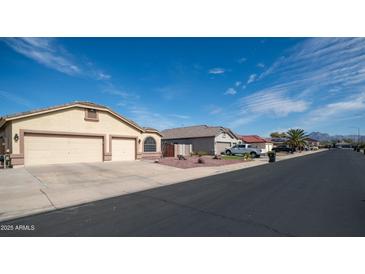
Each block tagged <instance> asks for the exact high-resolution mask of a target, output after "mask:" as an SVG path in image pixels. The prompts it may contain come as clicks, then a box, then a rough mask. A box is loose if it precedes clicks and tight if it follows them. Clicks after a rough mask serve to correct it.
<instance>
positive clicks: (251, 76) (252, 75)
mask: <svg viewBox="0 0 365 274" xmlns="http://www.w3.org/2000/svg"><path fill="white" fill-rule="evenodd" d="M256 77H257V75H256V74H251V75H250V76H249V77H248V80H247V84H251V83H252V82H254V81H255V80H256Z"/></svg>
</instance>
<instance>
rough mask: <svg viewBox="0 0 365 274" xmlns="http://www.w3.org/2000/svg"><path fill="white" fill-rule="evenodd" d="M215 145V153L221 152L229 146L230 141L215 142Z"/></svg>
mask: <svg viewBox="0 0 365 274" xmlns="http://www.w3.org/2000/svg"><path fill="white" fill-rule="evenodd" d="M215 147H216V153H217V154H221V153H222V152H225V151H226V150H225V149H226V148H229V147H231V143H229V142H217V143H216V146H215Z"/></svg>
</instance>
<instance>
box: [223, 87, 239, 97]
mask: <svg viewBox="0 0 365 274" xmlns="http://www.w3.org/2000/svg"><path fill="white" fill-rule="evenodd" d="M236 93H237V91H236V90H235V89H234V88H229V89H227V90H226V92H225V93H224V95H235V94H236Z"/></svg>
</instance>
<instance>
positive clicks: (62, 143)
mask: <svg viewBox="0 0 365 274" xmlns="http://www.w3.org/2000/svg"><path fill="white" fill-rule="evenodd" d="M111 145H112V146H111V147H112V161H133V160H135V157H136V149H135V147H136V144H135V139H125V138H113V139H112V142H111ZM103 154H104V138H103V137H102V136H95V137H94V136H68V135H56V134H55V135H43V134H28V135H27V134H25V136H24V165H26V166H31V165H48V164H68V163H94V162H102V161H103Z"/></svg>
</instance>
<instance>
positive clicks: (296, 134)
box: [286, 128, 308, 149]
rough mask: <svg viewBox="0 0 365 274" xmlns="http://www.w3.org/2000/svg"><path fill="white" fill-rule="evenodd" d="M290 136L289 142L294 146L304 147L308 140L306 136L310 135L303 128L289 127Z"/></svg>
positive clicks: (294, 147) (288, 135)
mask: <svg viewBox="0 0 365 274" xmlns="http://www.w3.org/2000/svg"><path fill="white" fill-rule="evenodd" d="M286 135H287V137H288V141H287V143H288V144H289V145H290V146H291V147H292V148H293V149H296V148H302V147H304V146H305V145H306V144H307V142H306V140H305V139H306V138H307V137H308V136H307V135H306V133H305V132H304V130H303V129H300V128H297V129H289V130H288V132H287V133H286Z"/></svg>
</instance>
